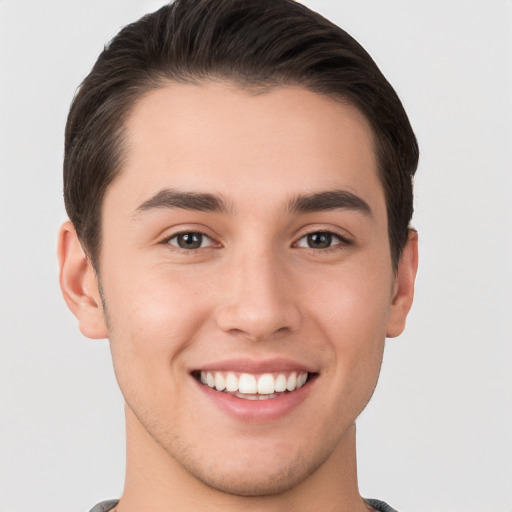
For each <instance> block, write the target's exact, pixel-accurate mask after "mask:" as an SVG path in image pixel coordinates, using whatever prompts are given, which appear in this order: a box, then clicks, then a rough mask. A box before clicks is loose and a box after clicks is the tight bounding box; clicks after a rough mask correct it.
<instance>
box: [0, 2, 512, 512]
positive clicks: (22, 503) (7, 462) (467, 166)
mask: <svg viewBox="0 0 512 512" xmlns="http://www.w3.org/2000/svg"><path fill="white" fill-rule="evenodd" d="M305 3H306V4H308V5H310V6H311V7H312V8H314V9H315V10H318V11H319V12H321V13H323V14H324V15H326V16H327V17H329V18H330V19H332V20H333V21H335V22H336V23H337V24H339V25H340V26H341V27H343V28H344V29H346V30H347V31H348V32H349V33H351V34H352V35H353V36H354V37H356V39H358V40H359V41H360V42H361V43H362V44H363V46H365V48H366V49H367V50H368V51H369V52H370V54H371V55H372V56H373V57H374V59H375V60H376V61H377V63H378V65H379V66H380V67H381V69H382V70H383V72H384V74H385V75H386V76H387V78H388V79H389V80H390V82H391V83H392V84H393V86H394V87H395V88H396V90H397V92H398V94H399V95H400V97H401V99H402V101H403V103H404V105H405V108H406V110H407V112H408V113H409V116H410V119H411V122H412V124H413V127H414V129H415V131H416V134H417V137H418V139H419V143H420V147H421V161H420V167H419V170H418V175H417V180H416V213H415V217H414V225H415V226H416V227H417V229H418V230H419V233H420V241H421V242H420V251H421V258H420V271H419V275H418V281H417V293H416V302H415V305H414V307H413V311H412V313H411V315H410V319H409V322H408V326H407V329H406V332H405V333H404V334H403V335H402V336H401V337H400V338H398V339H394V340H389V341H388V343H387V348H386V354H385V359H384V365H383V369H382V375H381V379H380V383H379V386H378V388H377V391H376V393H375V396H374V398H373V400H372V402H371V403H370V405H369V406H368V408H367V410H366V411H365V412H364V413H363V414H362V416H361V418H360V419H359V421H358V433H359V441H358V450H359V479H360V488H361V492H362V494H363V495H364V496H368V497H378V498H381V499H385V500H387V501H389V503H390V504H391V505H393V506H394V507H396V508H398V509H399V510H401V511H403V512H427V511H428V512H491V511H495V512H510V511H512V320H511V319H512V291H511V289H512V213H511V202H512V156H511V149H512V92H511V91H512V89H511V87H512V2H511V1H510V0H480V1H471V0H460V1H449V0H448V1H447V0H444V1H441V0H438V1H436V0H403V1H398V0H395V1H383V0H373V1H370V0H359V1H341V0H338V1H335V0H331V1H327V0H325V1H313V0H310V1H306V2H305ZM161 4H162V2H161V1H156V0H115V1H114V0H107V1H105V0H101V1H99V0H97V1H91V0H61V1H55V0H53V1H51V0H46V1H40V0H32V1H27V0H0V179H1V181H0V244H1V250H0V350H1V352H0V407H1V409H0V443H1V445H0V450H1V451H0V510H1V511H2V512H78V511H83V512H86V511H87V510H89V508H91V507H92V506H93V505H94V504H95V503H96V502H98V501H101V500H102V499H107V498H113V497H118V496H119V495H120V493H121V491H122V485H123V477H124V423H123V403H122V398H121V396H120V393H119V391H118V390H117V386H116V383H115V379H114V377H113V371H112V367H111V361H110V354H109V348H108V342H107V341H90V340H86V339H85V338H83V337H82V336H81V335H80V334H79V332H78V329H77V324H76V321H75V319H74V317H72V315H71V313H70V312H69V311H68V310H67V308H66V306H65V304H64V301H63V300H62V298H61V295H60V290H59V287H58V282H57V277H58V270H57V262H56V257H55V242H56V234H57V230H58V227H59V225H60V223H61V222H62V221H64V220H65V218H66V216H65V212H64V207H63V201H62V194H61V186H62V178H61V169H62V154H63V131H64V125H65V119H66V114H67V110H68V108H69V104H70V102H71V99H72V97H73V94H74V92H75V89H76V87H77V86H78V84H79V83H80V81H81V80H82V79H83V77H84V76H85V75H86V74H87V72H88V71H89V69H90V68H91V66H92V64H93V62H94V60H95V58H96V56H97V55H98V53H99V52H100V51H101V49H102V47H103V45H104V43H105V42H106V41H107V40H108V39H109V38H111V37H112V36H113V35H114V34H115V33H116V32H117V31H118V30H119V28H120V27H121V26H123V25H125V24H127V23H129V22H131V21H133V20H135V19H137V18H138V17H140V16H141V15H142V14H144V13H145V12H148V11H150V10H154V9H156V8H157V7H159V6H160V5H161Z"/></svg>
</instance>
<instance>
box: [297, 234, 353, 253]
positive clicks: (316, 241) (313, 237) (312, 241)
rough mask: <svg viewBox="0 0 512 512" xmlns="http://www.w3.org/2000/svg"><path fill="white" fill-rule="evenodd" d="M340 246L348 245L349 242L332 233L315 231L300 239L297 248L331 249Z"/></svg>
mask: <svg viewBox="0 0 512 512" xmlns="http://www.w3.org/2000/svg"><path fill="white" fill-rule="evenodd" d="M340 244H344V245H347V244H348V241H347V240H345V239H344V238H343V237H341V236H340V235H336V234H334V233H331V232H330V231H315V232H314V233H308V234H307V235H305V236H303V237H302V238H300V239H299V240H298V242H297V244H296V246H297V247H306V248H308V249H329V248H331V247H333V246H336V245H340Z"/></svg>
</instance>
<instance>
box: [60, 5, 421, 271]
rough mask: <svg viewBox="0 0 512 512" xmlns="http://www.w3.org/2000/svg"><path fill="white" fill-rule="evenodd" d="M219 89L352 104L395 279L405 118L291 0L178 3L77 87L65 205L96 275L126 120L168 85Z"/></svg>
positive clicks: (328, 31) (111, 48)
mask: <svg viewBox="0 0 512 512" xmlns="http://www.w3.org/2000/svg"><path fill="white" fill-rule="evenodd" d="M212 79H213V80H225V81H229V82H232V83H234V84H236V85H237V86H239V87H241V88H243V89H247V90H250V91H253V92H255V93H257V92H262V91H265V90H269V89H272V88H276V87H282V86H299V87H303V88H305V89H307V90H310V91H312V92H316V93H319V94H322V95H325V96H327V97H330V98H333V99H335V100H336V101H339V102H342V103H345V104H349V105H352V106H353V107H355V108H356V109H357V110H358V111H359V112H360V113H361V114H362V115H363V116H364V117H365V118H366V119H367V121H368V123H369V124H370V126H371V128H372V132H373V137H374V144H375V147H374V150H375V154H376V158H377V162H378V172H379V179H380V180H381V184H382V187H383V189H384V193H385V197H386V206H387V215H388V234H389V242H390V250H391V259H392V264H393V267H394V268H395V269H396V267H397V265H398V261H399V259H400V255H401V252H402V249H403V247H404V245H405V243H406V240H407V236H408V230H409V223H410V220H411V217H412V212H413V187H412V179H413V175H414V173H415V171H416V167H417V162H418V146H417V142H416V139H415V136H414V133H413V131H412V128H411V126H410V124H409V121H408V118H407V115H406V113H405V111H404V108H403V106H402V104H401V102H400V100H399V98H398V96H397V94H396V93H395V91H394V90H393V88H392V87H391V85H390V84H389V83H388V81H387V80H386V78H385V77H384V76H383V75H382V73H381V72H380V70H379V69H378V67H377V65H376V64H375V62H374V61H373V60H372V58H371V57H370V56H369V55H368V53H367V52H366V51H365V50H364V49H363V48H362V47H361V45H359V43H358V42H357V41H355V40H354V39H353V38H352V37H351V36H350V35H349V34H347V33H346V32H345V31H343V30H342V29H341V28H339V27H337V26H336V25H334V24H332V23H331V22H329V21H328V20H326V19H325V18H323V17H322V16H320V15H319V14H317V13H314V12H312V11H310V10H309V9H307V8H306V7H305V6H303V5H301V4H299V3H297V2H295V1H293V0H286V1H281V0H279V1H274V0H249V1H247V0H244V1H241V0H240V1H237V0H227V1H225V0H221V1H216V0H199V1H193V2H190V1H183V0H178V1H176V2H174V3H173V4H170V5H167V6H165V7H162V8H161V9H160V10H158V11H157V12H155V13H152V14H149V15H147V16H145V17H144V18H142V19H141V20H139V21H137V22H136V23H133V24H131V25H128V26H127V27H125V28H124V29H123V30H121V32H120V33H119V34H118V35H117V36H116V37H115V38H114V39H113V40H112V41H111V42H110V43H109V44H108V45H107V46H106V47H105V49H104V51H103V52H102V53H101V55H100V56H99V58H98V60H97V62H96V64H95V66H94V67H93V69H92V71H91V72H90V73H89V75H88V76H87V77H86V79H85V80H84V81H83V83H82V85H81V87H80V89H79V91H78V94H77V95H76V97H75V99H74V101H73V105H72V107H71V110H70V113H69V117H68V123H67V126H66V139H65V159H64V199H65V205H66V210H67V213H68V215H69V218H70V220H71V221H72V222H73V225H74V226H75V229H76V230H77V233H78V236H79V238H80V240H81V242H82V245H83V247H84V249H85V251H86V252H87V254H88V256H89V257H90V259H91V261H92V263H93V264H94V266H95V267H96V270H99V266H98V264H99V254H100V251H101V223H102V203H103V198H104V196H105V192H106V190H107V188H108V187H109V185H110V184H111V183H112V182H113V181H114V180H115V178H116V176H117V175H118V174H119V173H120V172H121V169H122V166H123V161H124V157H125V155H126V152H125V146H126V140H125V139H126V137H125V130H124V127H125V122H126V120H127V119H128V117H129V115H130V113H131V112H132V110H133V108H134V106H135V105H136V104H137V102H138V101H140V99H141V98H142V97H143V96H144V95H145V94H147V93H148V92H149V91H151V90H154V89H157V88H161V87H164V86H165V85H166V84H168V83H169V82H177V83H184V84H187V83H188V84H199V83H204V82H207V81H209V80H212Z"/></svg>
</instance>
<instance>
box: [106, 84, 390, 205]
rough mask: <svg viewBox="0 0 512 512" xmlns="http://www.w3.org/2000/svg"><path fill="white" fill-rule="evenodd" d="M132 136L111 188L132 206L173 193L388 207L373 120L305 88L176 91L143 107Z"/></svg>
mask: <svg viewBox="0 0 512 512" xmlns="http://www.w3.org/2000/svg"><path fill="white" fill-rule="evenodd" d="M126 129H127V130H126V131H127V141H126V142H127V145H126V148H127V150H126V155H125V164H124V166H123V169H122V171H121V176H120V178H119V179H118V180H117V181H116V182H115V183H114V185H113V186H112V187H111V189H116V187H117V188H118V189H121V188H122V189H123V190H122V191H121V190H120V191H119V196H121V195H122V196H124V197H125V198H128V197H132V198H133V203H134V204H133V205H132V207H134V206H135V203H140V202H142V201H143V200H144V199H145V198H147V197H149V196H150V195H153V194H155V193H157V192H158V191H159V190H160V189H162V188H166V187H167V188H173V189H183V190H193V191H196V192H203V191H204V192H216V193H218V194H220V195H222V196H227V197H228V198H229V199H230V200H233V201H234V202H236V199H237V197H239V198H242V197H243V196H244V194H248V193H251V194H252V195H254V196H257V195H260V196H261V197H264V198H265V199H268V200H269V201H270V200H272V199H275V201H276V202H277V201H279V200H281V199H283V200H284V197H283V196H284V195H287V196H289V197H291V196H293V195H297V194H301V193H312V192H316V191H324V190H330V189H340V188H341V189H345V190H348V191H350V192H352V193H355V194H358V195H361V196H363V197H364V199H365V200H367V201H369V202H375V201H376V202H380V203H382V202H383V191H382V187H381V185H380V181H379V179H378V176H377V163H376V157H375V151H374V141H373V133H372V130H371V128H370V126H369V123H368V122H367V120H366V119H365V118H364V116H363V115H362V114H360V112H359V111H358V110H357V109H355V108H354V107H352V106H351V105H348V104H344V103H342V102H339V101H334V100H333V99H331V98H328V97H326V96H323V95H320V94H317V93H314V92H311V91H309V90H306V89H303V88H300V87H279V88H273V89H270V90H267V91H265V92H261V93H254V92H253V91H248V90H243V89H240V88H239V87H237V86H235V85H232V84H226V83H205V84H202V85H184V84H176V83H170V84H169V85H167V86H166V87H163V88H161V89H157V90H152V91H150V92H149V93H147V94H146V95H145V96H143V97H142V98H141V99H140V100H139V102H138V103H137V104H136V105H135V107H134V109H133V111H132V113H131V115H130V117H129V119H128V120H127V123H126ZM114 192H115V190H109V191H108V192H107V196H108V195H112V193H114ZM115 195H117V194H115Z"/></svg>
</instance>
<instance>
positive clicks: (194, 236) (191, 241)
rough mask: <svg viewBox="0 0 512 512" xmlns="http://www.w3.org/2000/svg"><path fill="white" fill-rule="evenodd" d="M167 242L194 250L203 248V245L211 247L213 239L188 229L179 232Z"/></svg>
mask: <svg viewBox="0 0 512 512" xmlns="http://www.w3.org/2000/svg"><path fill="white" fill-rule="evenodd" d="M166 243H168V244H170V245H174V246H175V247H179V248H180V249H187V250H194V249H201V248H203V247H211V246H212V245H213V240H212V239H211V238H210V237H209V236H207V235H205V234H203V233H199V232H198V231H187V232H184V233H178V234H177V235H174V236H172V237H171V238H168V239H167V240H166Z"/></svg>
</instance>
